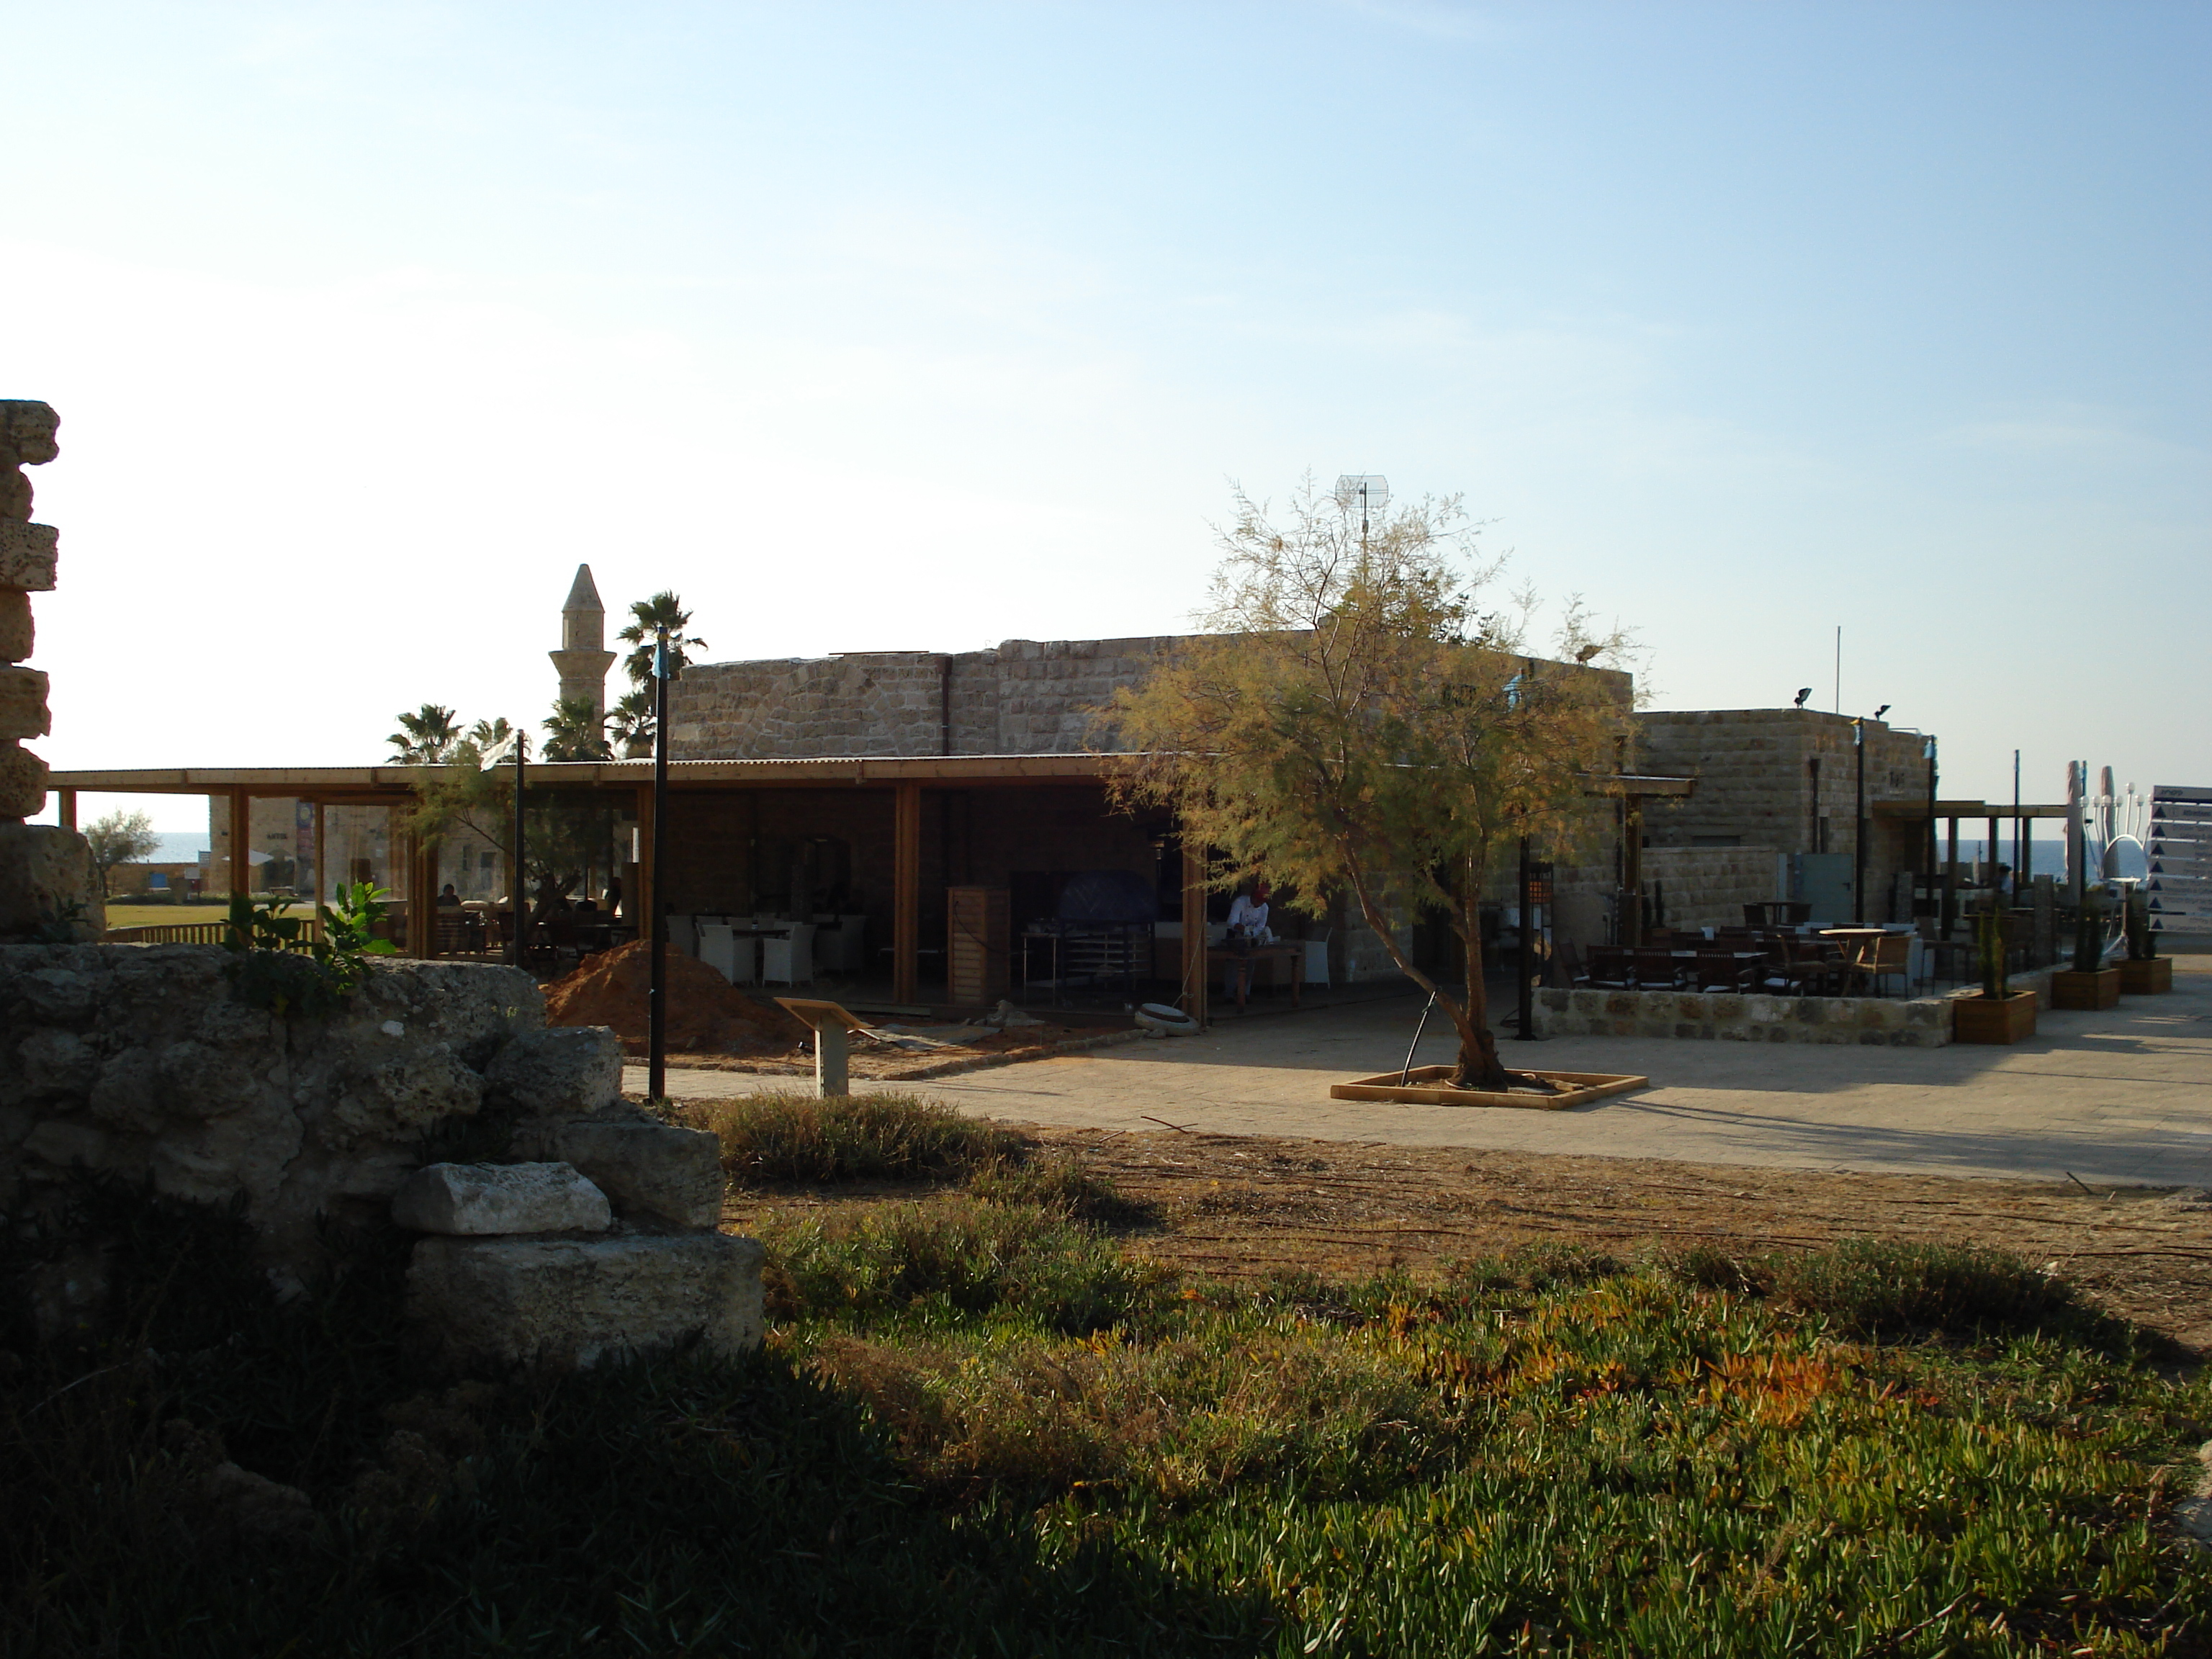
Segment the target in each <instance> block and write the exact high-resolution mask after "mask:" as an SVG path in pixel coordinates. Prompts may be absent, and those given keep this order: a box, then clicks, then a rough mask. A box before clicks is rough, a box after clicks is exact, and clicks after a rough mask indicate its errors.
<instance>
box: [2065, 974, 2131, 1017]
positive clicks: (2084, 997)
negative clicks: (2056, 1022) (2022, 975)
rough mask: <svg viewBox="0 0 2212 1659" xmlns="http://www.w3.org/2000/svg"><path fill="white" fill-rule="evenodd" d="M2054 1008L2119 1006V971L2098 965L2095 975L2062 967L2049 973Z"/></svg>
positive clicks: (2092, 1008) (2091, 1008)
mask: <svg viewBox="0 0 2212 1659" xmlns="http://www.w3.org/2000/svg"><path fill="white" fill-rule="evenodd" d="M2051 1006H2052V1007H2053V1008H2074V1009H2088V1010H2094V1009H2098V1008H2117V1007H2118V1006H2120V970H2119V969H2117V968H2100V969H2097V971H2096V972H2095V973H2093V974H2077V973H2075V971H2074V970H2073V969H2071V968H2061V969H2058V970H2057V972H2056V973H2054V974H2052V975H2051Z"/></svg>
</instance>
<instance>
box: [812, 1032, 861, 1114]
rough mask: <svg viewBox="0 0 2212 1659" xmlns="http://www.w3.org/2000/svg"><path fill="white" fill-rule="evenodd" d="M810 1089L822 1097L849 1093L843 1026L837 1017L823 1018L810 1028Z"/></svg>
mask: <svg viewBox="0 0 2212 1659" xmlns="http://www.w3.org/2000/svg"><path fill="white" fill-rule="evenodd" d="M814 1092H815V1095H816V1097H817V1098H819V1099H823V1100H836V1099H838V1098H840V1097H843V1096H845V1095H849V1094H851V1093H852V1092H853V1085H852V1081H851V1071H850V1068H849V1066H848V1064H847V1042H846V1036H845V1026H844V1023H843V1022H842V1021H841V1020H835V1019H825V1020H823V1022H822V1024H819V1025H817V1026H816V1027H815V1028H814Z"/></svg>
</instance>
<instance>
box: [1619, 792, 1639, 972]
mask: <svg viewBox="0 0 2212 1659" xmlns="http://www.w3.org/2000/svg"><path fill="white" fill-rule="evenodd" d="M1627 808H1628V810H1627V811H1626V813H1625V814H1624V816H1625V817H1626V819H1627V829H1626V831H1625V832H1624V833H1623V835H1622V836H1621V838H1620V861H1621V864H1622V866H1624V867H1623V869H1622V872H1621V881H1620V885H1621V895H1620V899H1621V902H1622V904H1623V905H1625V906H1626V908H1627V914H1626V915H1624V916H1623V917H1622V918H1621V921H1620V942H1621V943H1622V944H1623V945H1641V944H1643V943H1644V797H1643V796H1641V795H1631V796H1629V797H1628V800H1627Z"/></svg>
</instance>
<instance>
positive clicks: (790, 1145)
mask: <svg viewBox="0 0 2212 1659" xmlns="http://www.w3.org/2000/svg"><path fill="white" fill-rule="evenodd" d="M670 1115H671V1119H673V1121H678V1122H681V1123H684V1124H687V1125H689V1126H690V1127H693V1128H696V1129H711V1130H713V1131H714V1133H715V1134H716V1135H717V1136H719V1137H720V1139H721V1143H722V1169H723V1170H724V1172H725V1173H726V1174H727V1175H728V1176H729V1177H730V1179H731V1180H732V1181H734V1182H739V1183H741V1184H744V1185H757V1186H772V1185H776V1184H780V1183H819V1182H836V1181H919V1180H925V1179H937V1180H946V1179H955V1178H957V1177H959V1176H964V1175H967V1174H969V1172H971V1171H973V1170H979V1169H981V1168H984V1167H986V1166H987V1165H989V1164H994V1163H996V1162H998V1161H1000V1160H1002V1159H1012V1158H1020V1157H1021V1156H1022V1155H1023V1154H1024V1152H1027V1150H1028V1148H1029V1145H1030V1143H1029V1141H1028V1139H1026V1138H1025V1137H1024V1136H1022V1135H1019V1134H1017V1133H1015V1132H1014V1131H1012V1130H1011V1129H1002V1128H1000V1127H998V1126H997V1125H996V1124H992V1123H986V1122H983V1121H981V1120H979V1119H975V1118H969V1117H963V1116H961V1115H959V1113H957V1112H956V1111H954V1110H953V1109H951V1107H949V1106H940V1105H939V1104H937V1103H935V1102H933V1101H927V1100H923V1099H921V1097H918V1096H915V1095H903V1094H895V1093H882V1094H868V1095H850V1096H845V1097H840V1098H836V1099H830V1100H817V1099H815V1098H813V1097H810V1096H806V1095H799V1094H788V1093H781V1092H776V1091H763V1092H761V1093H759V1094H751V1095H739V1096H737V1097H732V1098H731V1099H727V1100H703V1101H690V1102H684V1103H678V1105H676V1106H674V1107H672V1108H671V1110H670Z"/></svg>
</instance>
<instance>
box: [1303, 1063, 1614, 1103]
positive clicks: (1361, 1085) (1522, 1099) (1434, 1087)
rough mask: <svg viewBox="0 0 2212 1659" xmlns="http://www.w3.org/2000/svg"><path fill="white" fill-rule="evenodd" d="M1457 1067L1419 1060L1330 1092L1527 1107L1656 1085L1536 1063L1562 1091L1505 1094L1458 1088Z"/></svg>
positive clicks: (1341, 1096) (1542, 1074) (1402, 1100)
mask: <svg viewBox="0 0 2212 1659" xmlns="http://www.w3.org/2000/svg"><path fill="white" fill-rule="evenodd" d="M1458 1069H1459V1068H1458V1067H1457V1066H1414V1067H1413V1070H1411V1071H1410V1072H1405V1073H1398V1072H1385V1073H1383V1075H1382V1076H1380V1077H1364V1078H1361V1079H1359V1080H1358V1082H1356V1083H1333V1084H1331V1085H1329V1090H1328V1097H1329V1098H1330V1099H1331V1100H1387V1101H1395V1102H1396V1103H1398V1104H1400V1105H1403V1106H1517V1107H1521V1108H1522V1109H1526V1110H1528V1111H1536V1112H1564V1111H1565V1110H1566V1109H1568V1108H1570V1107H1573V1106H1587V1105H1589V1103H1590V1102H1592V1101H1593V1100H1603V1099H1604V1098H1605V1097H1607V1095H1625V1094H1626V1093H1627V1092H1628V1091H1630V1090H1632V1089H1648V1088H1650V1086H1651V1079H1650V1078H1648V1077H1633V1076H1631V1075H1629V1074H1627V1073H1621V1072H1539V1071H1536V1070H1535V1069H1534V1067H1533V1066H1532V1067H1529V1068H1528V1070H1529V1071H1530V1073H1531V1074H1532V1075H1534V1076H1536V1077H1541V1078H1542V1079H1544V1080H1545V1081H1546V1082H1547V1083H1553V1084H1557V1085H1559V1093H1558V1094H1555V1095H1539V1094H1529V1093H1521V1092H1514V1093H1510V1094H1501V1093H1499V1092H1498V1091H1495V1090H1490V1089H1455V1088H1453V1087H1452V1086H1451V1085H1449V1084H1448V1083H1446V1082H1445V1081H1444V1079H1447V1078H1449V1076H1450V1075H1451V1074H1452V1073H1454V1072H1455V1071H1456V1070H1458ZM1401 1078H1402V1079H1403V1081H1402V1082H1401V1080H1400V1079H1401Z"/></svg>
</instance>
